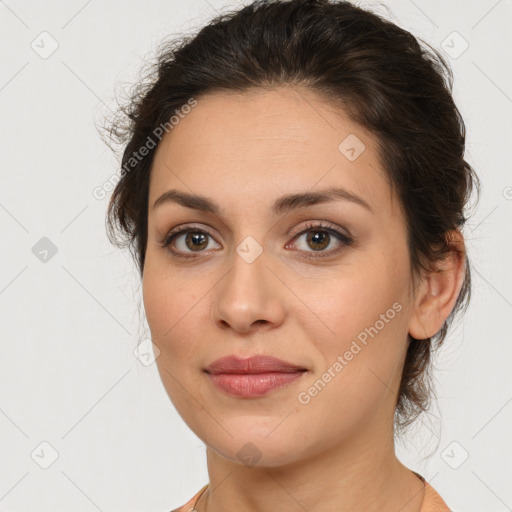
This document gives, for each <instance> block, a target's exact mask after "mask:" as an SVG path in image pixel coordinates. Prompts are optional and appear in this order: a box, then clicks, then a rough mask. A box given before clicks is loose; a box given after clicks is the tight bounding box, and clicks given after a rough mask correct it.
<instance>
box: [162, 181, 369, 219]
mask: <svg viewBox="0 0 512 512" xmlns="http://www.w3.org/2000/svg"><path fill="white" fill-rule="evenodd" d="M336 200H345V201H350V202H352V203H355V204H358V205H359V206H362V207H363V208H366V209H367V210H369V211H370V212H371V213H374V212H373V209H372V207H371V206H370V205H369V204H368V203H367V202H366V201H365V200H364V199H363V198H362V197H359V196H358V195H356V194H354V193H353V192H349V191H348V190H346V189H344V188H341V187H331V188H326V189H323V190H319V191H317V192H302V193H296V194H288V195H285V196H282V197H279V198H278V199H276V200H275V201H274V203H273V205H272V213H273V214H274V215H279V214H281V213H284V212H289V211H291V210H295V209H298V208H305V207H308V206H312V205H315V204H320V203H327V202H331V201H336ZM169 202H172V203H177V204H179V205H181V206H185V207H187V208H193V209H194V210H201V211H204V212H209V213H213V214H214V215H220V206H219V205H218V204H217V203H215V202H214V201H213V200H212V199H210V198H208V197H205V196H202V195H198V194H189V193H188V192H182V191H180V190H175V189H172V190H168V191H167V192H165V193H164V194H162V195H161V196H160V197H159V198H158V199H157V200H156V201H155V202H154V204H153V210H154V209H155V208H156V207H158V206H160V205H162V204H164V203H169Z"/></svg>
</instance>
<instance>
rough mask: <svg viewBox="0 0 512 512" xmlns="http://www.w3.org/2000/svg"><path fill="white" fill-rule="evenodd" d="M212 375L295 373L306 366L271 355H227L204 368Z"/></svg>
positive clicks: (303, 369)
mask: <svg viewBox="0 0 512 512" xmlns="http://www.w3.org/2000/svg"><path fill="white" fill-rule="evenodd" d="M205 371H206V372H207V373H209V374H212V375H217V374H221V373H223V374H238V375H247V374H249V375H254V374H259V373H273V372H275V373H295V372H301V371H306V368H304V367H301V366H298V365H295V364H292V363H289V362H287V361H283V360H281V359H277V358H275V357H271V356H263V355H256V356H252V357H249V358H247V359H241V358H239V357H236V356H227V357H222V358H220V359H217V360H216V361H214V362H213V363H212V364H210V365H209V366H207V367H206V368H205Z"/></svg>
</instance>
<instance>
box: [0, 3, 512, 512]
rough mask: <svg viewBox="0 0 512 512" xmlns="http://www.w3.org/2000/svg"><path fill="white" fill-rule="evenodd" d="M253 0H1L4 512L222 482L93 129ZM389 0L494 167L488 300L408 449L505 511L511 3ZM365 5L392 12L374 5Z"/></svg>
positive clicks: (482, 246) (471, 504) (88, 506)
mask: <svg viewBox="0 0 512 512" xmlns="http://www.w3.org/2000/svg"><path fill="white" fill-rule="evenodd" d="M240 3H241V2H230V3H228V2H225V1H220V0H219V1H213V0H208V1H207V0H193V1H192V0H190V1H187V2H185V1H179V2H178V1H169V0H167V1H165V0H152V1H142V0H139V1H131V2H126V1H121V0H115V1H110V2H105V1H103V2H101V1H99V0H89V1H82V0H73V1H67V2H64V1H63V0H61V1H56V0H53V1H47V2H36V1H24V2H22V1H14V0H6V1H0V20H1V31H0V34H1V35H0V41H1V44H0V56H1V77H0V108H1V123H0V126H1V138H0V144H1V157H2V163H1V172H2V186H1V188H0V220H1V227H2V240H1V244H0V247H1V274H0V311H1V317H2V324H1V325H2V331H1V344H0V350H1V355H0V429H1V435H0V459H1V467H0V471H1V473H0V510H1V511H16V512H31V511H35V510H37V511H38V512H46V511H48V512H49V511H51V512H64V511H68V510H74V511H76V512H92V511H95V510H100V511H115V512H117V511H119V512H121V511H136V510H137V511H145V512H149V511H155V512H156V511H162V512H164V511H169V510H171V509H173V508H174V507H177V506H179V505H182V504H184V503H185V502H186V501H187V500H188V499H189V498H191V497H192V495H193V494H194V493H196V492H197V491H198V490H199V488H200V487H202V486H203V485H204V484H205V483H206V482H207V480H208V476H207V472H206V462H205V447H204V445H203V443H202V441H201V440H199V439H198V438H197V437H196V436H195V435H194V434H193V433H191V432H190V430H189V429H188V427H187V426H186V425H185V424H184V423H183V421H182V420H181V418H180V417H179V416H178V414H177V413H176V411H175V410H174V407H173V406H172V403H171V402H170V400H169V398H168V397H167V394H166V392H165V390H164V388H163V386H162V384H161V382H160V378H159V376H158V373H157V370H156V366H155V364H150V365H148V366H145V365H144V364H142V363H141V361H140V360H139V359H138V358H137V357H135V355H134V353H133V350H134V349H135V347H136V346H137V343H138V342H139V341H140V340H142V339H144V338H146V337H148V335H149V331H148V330H147V325H146V324H145V321H144V318H143V313H142V312H141V315H140V318H139V305H140V304H141V297H140V284H139V280H138V276H137V272H136V270H135V267H134V265H133V264H132V263H131V260H130V257H129V255H128V253H122V252H121V251H119V250H117V249H115V248H113V247H112V246H111V245H110V244H109V242H108V239H107V237H106V234H105V227H104V218H105V209H106V206H107V199H103V200H98V199H96V198H95V197H94V196H93V190H94V189H95V187H98V186H101V185H102V184H103V183H105V182H106V181H107V180H108V179H109V178H110V177H111V176H112V175H113V174H115V173H116V171H117V160H116V157H115V156H114V155H113V154H112V153H111V151H110V150H109V149H108V148H107V147H106V146H105V145H104V144H103V142H102V141H101V139H100V138H99V135H98V133H97V131H96V128H95V123H96V124H99V123H101V119H102V116H103V115H104V114H105V113H108V109H109V108H115V100H114V98H115V96H116V95H117V94H118V92H119V91H120V87H124V86H125V85H126V84H128V85H129V84H131V83H133V82H135V81H136V80H137V79H138V71H139V70H140V68H141V65H142V64H143V63H144V61H145V60H151V58H152V57H153V56H154V49H155V45H156V44H157V43H158V42H160V41H161V40H162V39H163V38H166V37H170V36H172V35H175V36H178V35H180V34H183V33H188V32H192V31H194V30H195V29H198V28H199V27H201V26H202V24H203V23H205V22H207V21H208V20H209V19H210V18H211V17H212V16H214V15H215V14H217V12H221V11H223V10H226V8H229V7H236V6H238V5H240ZM244 3H247V2H244ZM383 3H384V4H385V5H386V6H388V7H389V9H390V11H391V13H392V14H391V15H392V19H393V20H394V21H395V22H396V23H398V24H399V25H401V26H403V27H405V28H406V29H408V30H410V31H411V32H412V33H413V34H415V35H416V36H418V37H420V38H422V39H424V40H425V41H427V42H429V43H430V44H432V45H433V46H435V47H436V48H443V49H444V50H443V51H445V53H446V54H447V58H448V60H449V62H450V64H451V66H452V69H453V71H454V75H455V88H454V96H455V100H456V102H457V104H458V106H459V108H460V110H461V113H462V115H463V117H464V120H465V122H466V127H467V159H468V160H469V162H470V164H471V165H473V167H474V168H475V169H476V171H477V172H478V174H479V176H480V177H481V180H482V196H481V199H480V203H479V205H478V208H477V209H476V211H475V212H474V214H473V217H472V218H471V220H470V221H469V222H468V225H467V226H466V229H465V232H464V233H465V235H466V238H467V247H468V251H469V254H470V257H471V260H472V263H473V269H474V271H473V282H474V290H473V297H472V303H471V306H470V308H469V310H468V312H467V314H466V316H465V319H464V322H463V323H460V322H459V323H458V324H456V325H455V326H454V328H453V330H452V331H451V333H450V334H449V336H448V338H447V340H446V342H445V345H444V348H443V349H442V351H440V352H439V355H438V357H437V359H436V367H437V370H436V373H435V375H436V381H437V391H438V396H439V400H438V401H437V402H435V404H434V407H433V410H432V414H431V415H430V416H429V417H425V418H423V419H422V421H421V422H419V423H418V424H417V425H416V426H415V428H413V429H412V430H411V433H410V435H409V436H408V438H407V439H406V440H405V442H404V443H400V444H399V445H398V446H397V449H398V452H399V455H400V457H401V459H402V460H403V462H404V463H405V464H407V465H409V467H411V468H412V469H414V470H416V471H418V472H420V473H421V474H423V475H424V476H425V477H426V478H427V479H428V480H429V481H430V482H431V484H432V485H433V486H434V487H435V488H436V489H437V490H438V492H439V493H440V494H441V495H442V496H443V498H444V499H445V501H446V502H447V503H448V505H449V506H450V507H451V508H452V509H453V510H455V511H467V512H481V511H484V510H485V511H486V512H504V511H506V510H512V486H511V485H510V482H511V481H512V478H511V477H512V474H511V473H512V472H511V470H510V467H511V459H512V456H511V453H512V436H511V435H510V431H511V428H510V427H511V425H512V421H511V420H512V403H511V402H512V378H511V371H510V368H511V355H512V344H511V340H512V336H511V334H512V325H511V321H510V319H511V313H512V309H511V308H512V286H511V273H512V272H511V267H510V261H511V242H510V220H511V213H512V174H511V173H510V171H511V164H510V156H509V152H510V146H511V143H512V137H511V135H512V123H511V119H512V117H511V113H512V66H511V62H510V61H511V59H510V48H511V47H512V35H511V33H512V30H511V29H512V26H511V25H512V23H511V21H512V2H511V1H510V0H501V1H496V0H481V1H474V0H473V1H471V2H468V1H462V0H459V1H451V2H445V1H442V0H435V1H426V0H415V1H412V0H387V1H385V2H383ZM360 5H362V6H374V9H375V10H376V11H377V12H380V13H382V14H384V15H386V16H388V14H387V11H386V9H384V8H382V7H379V6H378V5H377V4H376V3H374V2H361V3H360ZM43 32H47V34H42V33H43ZM52 45H53V46H56V45H58V47H56V49H55V50H54V51H53V53H51V51H52V50H53V49H54V48H53V46H52ZM466 46H467V48H466ZM49 53H51V54H49ZM55 251H56V252H55ZM42 443H43V444H42ZM54 459H55V460H54ZM45 466H47V467H46V468H45Z"/></svg>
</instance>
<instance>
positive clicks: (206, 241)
mask: <svg viewBox="0 0 512 512" xmlns="http://www.w3.org/2000/svg"><path fill="white" fill-rule="evenodd" d="M211 241H214V239H213V237H212V235H210V233H208V232H207V231H204V230H202V229H197V228H188V229H176V230H173V231H172V232H171V233H169V234H168V235H167V237H166V238H165V239H164V240H163V241H161V242H160V245H161V246H162V247H164V248H168V249H169V251H170V252H171V253H173V254H174V255H175V256H178V257H179V256H183V257H184V258H186V257H194V256H195V254H193V253H196V254H197V255H198V256H199V255H200V253H202V252H205V251H204V250H205V249H206V248H208V246H209V245H210V242H211ZM219 247H220V246H219V245H218V244H217V248H219Z"/></svg>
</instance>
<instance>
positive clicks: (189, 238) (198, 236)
mask: <svg viewBox="0 0 512 512" xmlns="http://www.w3.org/2000/svg"><path fill="white" fill-rule="evenodd" d="M207 237H208V235H205V233H202V232H201V231H190V232H188V233H186V234H185V243H186V244H187V247H188V248H189V249H190V250H191V251H195V250H196V249H197V250H201V249H204V248H205V247H206V246H208V238H207Z"/></svg>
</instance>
